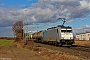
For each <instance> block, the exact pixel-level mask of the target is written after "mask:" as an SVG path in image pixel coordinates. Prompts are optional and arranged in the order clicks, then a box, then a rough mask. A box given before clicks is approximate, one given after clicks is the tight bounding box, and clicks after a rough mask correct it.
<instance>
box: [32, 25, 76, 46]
mask: <svg viewBox="0 0 90 60" xmlns="http://www.w3.org/2000/svg"><path fill="white" fill-rule="evenodd" d="M32 36H33V38H35V39H36V41H38V42H42V43H52V44H55V45H60V46H62V45H72V44H74V38H73V32H72V27H70V26H62V25H58V26H57V27H52V28H48V29H47V30H44V31H39V32H36V33H34V34H33V35H32Z"/></svg>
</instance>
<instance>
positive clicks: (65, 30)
mask: <svg viewBox="0 0 90 60" xmlns="http://www.w3.org/2000/svg"><path fill="white" fill-rule="evenodd" d="M61 32H72V30H61Z"/></svg>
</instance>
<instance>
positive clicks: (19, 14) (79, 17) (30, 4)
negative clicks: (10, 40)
mask: <svg viewBox="0 0 90 60" xmlns="http://www.w3.org/2000/svg"><path fill="white" fill-rule="evenodd" d="M0 17H1V18H0V36H13V32H12V25H13V24H14V23H15V22H17V21H19V20H21V21H23V22H24V23H26V20H27V21H28V24H30V25H29V26H28V27H29V30H30V31H34V32H35V31H36V24H34V23H39V26H38V30H45V29H47V28H49V27H53V26H57V25H61V24H62V21H60V20H57V19H58V18H66V21H67V22H66V24H65V25H67V26H68V25H69V26H72V27H73V29H74V33H77V31H76V30H78V32H79V31H80V32H81V31H82V29H83V28H88V30H89V29H90V23H89V22H90V20H89V19H90V1H89V0H0ZM32 23H33V24H34V25H31V24H32Z"/></svg>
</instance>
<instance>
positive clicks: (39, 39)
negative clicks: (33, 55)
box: [32, 30, 44, 42]
mask: <svg viewBox="0 0 90 60" xmlns="http://www.w3.org/2000/svg"><path fill="white" fill-rule="evenodd" d="M43 32H44V31H43V30H42V31H39V32H35V33H33V34H32V39H34V40H35V42H42V40H43V35H44V34H43Z"/></svg>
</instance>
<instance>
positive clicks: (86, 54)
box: [35, 43, 90, 60]
mask: <svg viewBox="0 0 90 60" xmlns="http://www.w3.org/2000/svg"><path fill="white" fill-rule="evenodd" d="M35 45H36V46H37V47H44V48H47V49H51V50H57V51H60V52H63V53H66V54H70V55H75V56H78V57H80V58H82V57H83V58H85V59H87V60H89V59H90V48H88V47H80V46H79V47H78V46H77V47H70V48H68V47H66V46H64V47H59V46H53V45H47V44H41V43H35Z"/></svg>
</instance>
